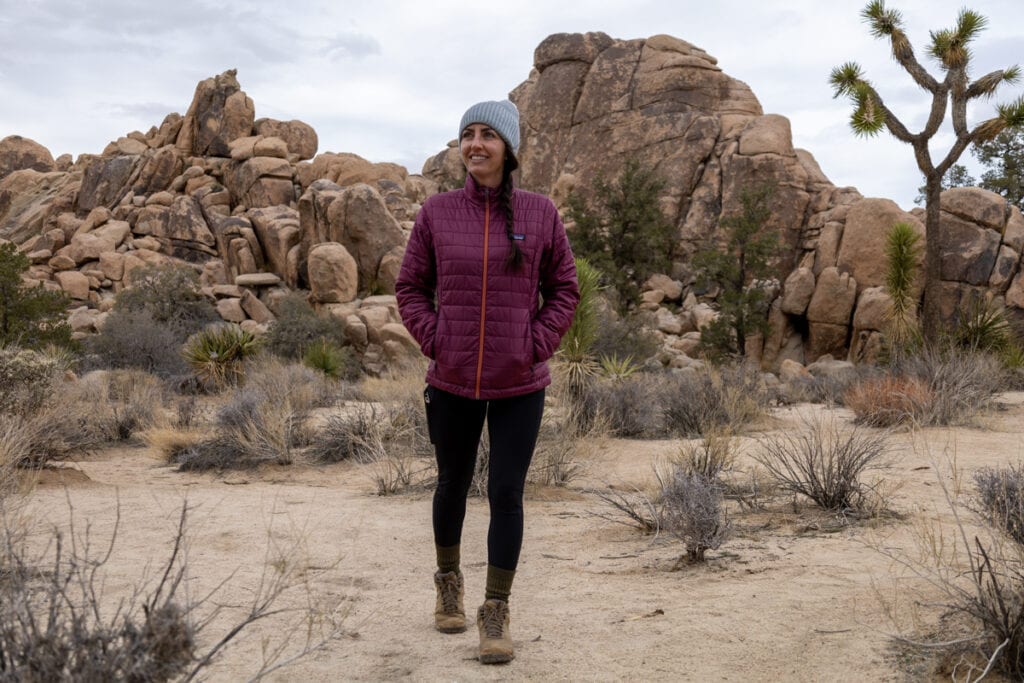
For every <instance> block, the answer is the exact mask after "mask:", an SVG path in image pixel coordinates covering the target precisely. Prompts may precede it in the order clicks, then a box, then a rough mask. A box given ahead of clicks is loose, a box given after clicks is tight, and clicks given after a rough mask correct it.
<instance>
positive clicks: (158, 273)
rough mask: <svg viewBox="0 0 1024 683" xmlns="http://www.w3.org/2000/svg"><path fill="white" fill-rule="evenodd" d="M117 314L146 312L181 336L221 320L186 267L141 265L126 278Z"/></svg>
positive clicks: (193, 271)
mask: <svg viewBox="0 0 1024 683" xmlns="http://www.w3.org/2000/svg"><path fill="white" fill-rule="evenodd" d="M114 310H116V311H134V312H139V311H145V312H147V313H149V315H150V316H151V317H152V319H153V320H154V321H155V322H157V323H159V324H162V325H167V326H169V327H171V328H172V329H177V330H182V331H183V332H184V336H188V335H189V334H192V333H193V332H196V331H198V330H201V329H202V328H203V327H205V326H206V325H207V324H209V323H211V322H215V321H217V320H220V316H218V315H217V309H216V308H214V306H213V303H212V302H211V301H210V300H209V299H208V298H207V297H206V296H205V295H204V294H203V293H202V292H201V291H200V290H199V276H198V275H197V274H196V271H195V270H194V269H193V268H192V267H190V266H186V265H177V264H176V265H167V266H144V267H142V268H137V269H135V270H133V271H131V273H130V274H129V275H128V287H127V288H125V289H124V290H122V291H121V292H120V293H119V294H118V295H117V299H116V300H115V303H114Z"/></svg>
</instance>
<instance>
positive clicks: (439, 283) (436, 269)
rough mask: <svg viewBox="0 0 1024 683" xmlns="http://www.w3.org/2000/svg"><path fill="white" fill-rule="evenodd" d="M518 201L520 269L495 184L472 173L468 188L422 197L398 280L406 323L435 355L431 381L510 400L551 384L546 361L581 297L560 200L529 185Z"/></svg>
mask: <svg viewBox="0 0 1024 683" xmlns="http://www.w3.org/2000/svg"><path fill="white" fill-rule="evenodd" d="M513 202H514V203H513V210H514V220H515V225H514V229H515V237H516V240H517V241H518V243H519V246H520V248H521V249H522V252H523V263H522V264H521V265H520V266H519V268H517V269H514V270H513V269H512V268H510V267H509V266H507V265H506V264H505V259H506V257H507V256H508V253H509V250H510V249H511V244H510V242H509V239H508V236H507V235H506V233H505V217H504V215H503V212H502V211H500V210H499V201H498V196H497V193H496V191H495V190H493V189H490V188H487V187H483V186H480V185H477V183H476V181H475V180H474V178H473V176H472V175H468V174H467V177H466V185H465V187H463V188H462V189H461V190H453V191H451V192H446V193H444V194H438V195H434V196H432V197H430V198H429V199H427V201H426V202H424V203H423V208H422V209H420V212H419V215H418V216H417V217H416V224H415V226H414V227H413V230H412V236H411V237H410V238H409V244H408V246H407V247H406V250H405V258H404V259H403V261H402V270H401V273H400V274H399V276H398V281H397V282H396V284H395V294H396V295H397V297H398V310H399V312H400V313H401V315H402V322H404V323H405V326H406V328H407V329H408V330H409V332H410V333H411V334H412V336H413V337H414V338H415V339H416V341H417V342H419V344H420V349H422V351H423V353H424V354H425V355H426V356H427V357H428V358H430V360H431V362H430V366H429V368H428V370H427V383H428V384H430V385H432V386H435V387H437V388H439V389H442V390H444V391H448V392H451V393H453V394H458V395H459V396H465V397H468V398H478V399H493V398H507V397H510V396H518V395H521V394H526V393H530V392H532V391H536V390H538V389H541V388H543V387H546V386H547V385H548V384H550V383H551V374H550V372H549V370H548V366H547V360H548V358H550V357H551V356H552V354H554V352H555V350H556V349H557V348H558V343H559V341H560V340H561V338H562V335H563V334H565V331H566V330H568V329H569V324H570V323H571V322H572V316H573V312H574V311H575V310H576V304H577V302H579V298H580V295H579V288H578V286H577V283H576V264H575V261H574V260H573V255H572V250H571V249H570V247H569V240H568V239H567V238H566V236H565V228H564V227H563V226H562V220H561V218H559V216H558V211H557V210H556V209H555V206H554V204H552V203H551V200H550V199H548V198H547V197H545V196H543V195H539V194H534V193H532V192H525V191H522V190H513ZM541 296H542V297H543V305H541V303H540V297H541ZM435 301H436V305H435Z"/></svg>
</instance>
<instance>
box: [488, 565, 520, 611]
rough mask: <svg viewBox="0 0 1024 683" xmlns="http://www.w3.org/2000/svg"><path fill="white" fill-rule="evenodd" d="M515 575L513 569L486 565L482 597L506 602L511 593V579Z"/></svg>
mask: <svg viewBox="0 0 1024 683" xmlns="http://www.w3.org/2000/svg"><path fill="white" fill-rule="evenodd" d="M515 577H516V570H515V569H502V568H500V567H495V566H494V565H491V564H489V565H487V588H486V589H485V591H484V599H486V600H504V601H505V602H508V596H509V595H511V594H512V579H514V578H515Z"/></svg>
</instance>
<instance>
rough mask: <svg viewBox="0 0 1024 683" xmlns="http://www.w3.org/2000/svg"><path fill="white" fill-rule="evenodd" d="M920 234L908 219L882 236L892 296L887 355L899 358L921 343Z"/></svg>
mask: <svg viewBox="0 0 1024 683" xmlns="http://www.w3.org/2000/svg"><path fill="white" fill-rule="evenodd" d="M920 253H921V236H920V235H919V234H917V231H915V230H914V227H913V226H912V225H910V224H909V223H896V224H894V225H893V226H892V228H891V229H890V230H889V234H888V235H886V238H885V291H886V293H887V294H888V295H889V298H890V299H891V300H892V305H891V306H892V307H891V308H890V309H889V316H888V321H887V323H888V324H887V328H886V332H887V334H888V337H889V339H888V341H889V356H890V359H891V360H894V361H898V360H899V359H900V358H902V357H903V356H904V355H905V354H906V353H907V352H909V351H910V350H912V349H913V348H915V347H917V346H919V345H920V341H921V331H920V328H919V327H918V323H917V303H918V301H919V300H920V292H919V291H918V284H917V281H918V265H917V262H918V259H919V257H920Z"/></svg>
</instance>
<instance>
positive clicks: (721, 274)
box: [693, 185, 780, 359]
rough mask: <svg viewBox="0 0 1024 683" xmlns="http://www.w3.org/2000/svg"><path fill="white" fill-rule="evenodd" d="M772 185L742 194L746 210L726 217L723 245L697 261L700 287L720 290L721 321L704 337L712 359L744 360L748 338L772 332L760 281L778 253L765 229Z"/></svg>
mask: <svg viewBox="0 0 1024 683" xmlns="http://www.w3.org/2000/svg"><path fill="white" fill-rule="evenodd" d="M774 190H775V188H774V187H773V186H772V185H762V186H760V187H757V188H755V189H747V190H744V191H743V192H742V193H741V194H740V202H741V204H742V206H743V210H742V212H741V213H740V214H738V215H735V216H730V217H727V218H723V219H722V221H721V225H722V227H723V228H725V229H726V243H725V245H724V246H718V245H710V246H708V247H707V248H705V249H703V250H701V251H699V252H698V253H696V254H695V255H694V257H693V265H694V268H696V270H697V272H698V273H699V275H698V284H700V285H701V286H704V287H710V286H712V285H717V286H718V287H719V290H720V291H719V294H718V308H719V312H718V318H717V319H716V320H715V321H714V322H713V323H711V325H709V326H708V327H706V328H705V329H704V331H703V332H702V333H701V345H702V346H703V347H704V349H705V351H706V352H707V353H708V355H709V357H711V358H713V359H716V358H717V359H722V358H723V357H728V356H733V357H735V356H743V355H744V354H745V347H746V342H747V337H749V336H750V335H751V334H756V333H760V334H765V333H767V330H768V317H767V312H768V305H769V304H770V303H771V302H770V301H769V300H768V294H767V292H766V291H765V289H764V288H763V287H759V286H757V283H756V281H757V280H761V279H764V278H767V277H770V276H771V274H772V270H773V266H772V259H773V258H774V257H775V256H777V255H778V253H779V250H780V245H779V238H778V235H777V234H776V233H775V231H773V230H766V229H765V224H766V223H767V222H768V219H769V218H770V217H771V209H770V208H769V206H768V202H769V200H770V199H771V196H772V195H773V194H774Z"/></svg>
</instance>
